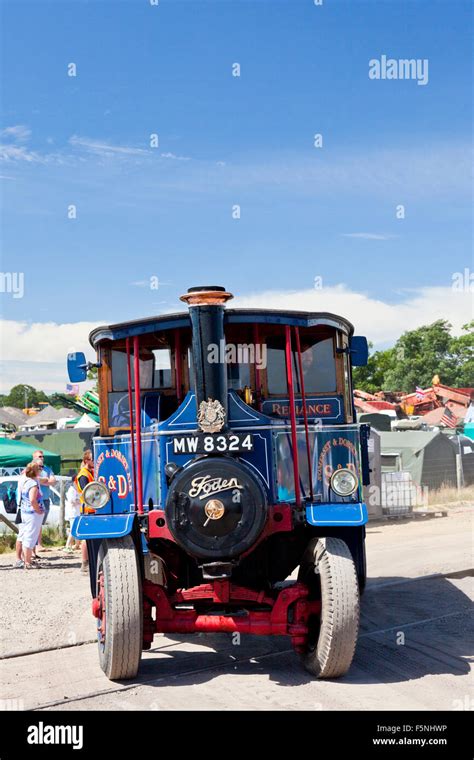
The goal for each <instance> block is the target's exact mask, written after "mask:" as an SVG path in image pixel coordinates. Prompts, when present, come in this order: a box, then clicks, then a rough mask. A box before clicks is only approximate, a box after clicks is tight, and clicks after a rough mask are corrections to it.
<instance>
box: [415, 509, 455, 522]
mask: <svg viewBox="0 0 474 760" xmlns="http://www.w3.org/2000/svg"><path fill="white" fill-rule="evenodd" d="M412 515H413V517H416V518H417V519H418V520H429V519H431V518H432V517H447V516H448V511H447V509H436V508H433V509H424V510H421V509H419V510H415V509H414V510H413V512H412Z"/></svg>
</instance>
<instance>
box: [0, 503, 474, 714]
mask: <svg viewBox="0 0 474 760" xmlns="http://www.w3.org/2000/svg"><path fill="white" fill-rule="evenodd" d="M367 545H368V562H369V582H368V586H367V590H366V593H365V595H364V597H363V601H362V621H361V623H362V624H361V634H360V638H359V643H358V647H357V651H356V656H355V659H354V663H353V666H352V668H351V670H350V672H349V674H348V675H347V676H345V677H344V678H342V679H339V680H337V681H324V682H323V681H317V680H314V679H312V678H311V676H310V675H309V674H307V673H306V672H305V671H304V670H303V669H302V667H301V665H300V663H299V660H298V657H297V656H296V655H295V654H294V653H293V651H292V650H291V648H290V646H289V643H288V640H287V639H285V638H280V637H278V638H277V637H273V638H272V637H254V636H249V637H244V636H243V637H242V638H241V641H240V644H237V645H236V644H234V643H233V642H232V637H231V636H229V635H225V634H219V635H209V634H202V635H196V636H194V637H185V636H178V635H173V636H168V637H165V636H162V635H159V636H156V637H155V641H154V648H153V650H150V651H149V652H144V653H143V659H142V667H141V670H140V673H139V676H138V678H137V679H136V680H135V681H133V682H127V683H126V684H116V683H111V682H110V681H108V680H107V679H106V678H105V676H104V675H103V673H102V671H101V670H100V668H99V665H98V659H97V652H96V644H84V645H82V646H74V647H72V648H68V649H62V650H57V651H47V652H41V653H38V654H31V655H28V656H26V657H25V656H23V657H18V658H13V659H6V660H3V661H2V662H0V684H1V686H2V689H1V691H2V697H3V699H7V700H13V702H12V703H8V704H9V705H10V704H17V705H18V707H19V708H20V709H28V708H33V709H35V708H36V709H43V710H47V709H55V710H57V709H61V710H67V709H74V710H77V709H84V710H89V709H93V710H97V709H101V710H111V709H118V710H120V709H123V710H134V709H145V710H170V709H171V710H172V709H193V710H195V709H197V710H204V709H210V710H214V709H215V710H222V709H241V710H242V709H243V710H266V709H276V710H297V709H311V710H354V709H355V710H370V709H377V710H380V709H387V710H389V709H395V710H397V709H400V710H419V709H421V710H423V709H424V710H441V709H447V710H466V709H471V710H472V709H474V699H473V698H472V678H471V675H470V661H471V660H472V652H473V640H474V637H473V631H472V587H473V584H472V575H473V571H472V570H469V568H472V564H473V563H472V510H471V509H470V508H466V507H464V508H459V509H454V510H451V511H450V512H449V515H448V516H447V517H444V518H434V519H431V520H427V521H421V520H420V521H411V522H403V523H398V522H397V523H389V524H373V525H371V526H370V527H369V529H368V542H367ZM45 556H47V555H45ZM7 561H10V562H11V558H6V557H5V555H3V556H2V557H0V570H2V571H3V574H2V576H1V577H2V595H4V594H6V598H7V605H6V609H7V610H9V611H10V612H9V614H7V616H6V625H7V628H6V632H7V635H6V636H2V654H4V655H8V654H11V653H13V652H18V651H24V650H25V649H27V648H28V649H35V648H41V647H45V646H54V645H57V644H60V643H68V642H69V643H71V642H73V641H81V640H87V639H90V638H92V637H93V636H94V620H93V618H92V616H90V613H89V609H90V597H88V596H87V579H86V578H84V577H82V576H80V575H79V574H78V560H77V559H76V558H72V559H71V558H67V560H64V559H62V558H61V555H60V554H59V553H58V552H56V553H51V555H50V558H49V561H48V567H47V568H45V569H44V570H43V569H42V570H39V571H31V572H24V571H14V570H12V569H11V568H9V567H8V566H7ZM433 574H439V575H435V577H432V576H433ZM60 576H61V577H62V584H61V592H60V593H56V594H54V593H52V592H51V587H50V586H51V584H54V585H55V586H57V584H58V578H59V577H60ZM48 586H49V590H48ZM32 592H34V593H32ZM18 597H20V599H22V600H23V605H20V607H18V605H17V606H16V609H15V608H13V607H12V605H13V601H14V599H18ZM4 601H5V600H4ZM45 609H47V610H48V615H47V616H44V611H45ZM53 613H54V614H53ZM51 620H53V621H54V622H53V624H52V625H51V624H50V622H49V621H51ZM28 625H30V628H29V629H28ZM25 630H27V631H28V630H29V631H30V633H31V634H32V635H30V636H29V637H28V638H27V639H25V636H24V631H25Z"/></svg>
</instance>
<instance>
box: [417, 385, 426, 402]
mask: <svg viewBox="0 0 474 760" xmlns="http://www.w3.org/2000/svg"><path fill="white" fill-rule="evenodd" d="M415 391H416V397H417V398H420V399H421V398H424V397H425V395H426V394H425V391H424V390H423V388H420V386H419V385H417V386H416V388H415Z"/></svg>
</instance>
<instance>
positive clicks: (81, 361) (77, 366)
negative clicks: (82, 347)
mask: <svg viewBox="0 0 474 760" xmlns="http://www.w3.org/2000/svg"><path fill="white" fill-rule="evenodd" d="M67 373H68V375H69V380H70V381H71V383H82V382H83V381H84V380H87V360H86V357H85V354H83V353H82V351H77V352H76V353H73V354H68V355H67Z"/></svg>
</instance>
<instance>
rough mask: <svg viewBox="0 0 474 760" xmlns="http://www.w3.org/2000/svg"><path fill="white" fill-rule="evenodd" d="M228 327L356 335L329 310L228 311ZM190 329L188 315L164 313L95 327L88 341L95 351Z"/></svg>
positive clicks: (343, 321) (226, 310) (345, 322)
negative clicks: (110, 343)
mask: <svg viewBox="0 0 474 760" xmlns="http://www.w3.org/2000/svg"><path fill="white" fill-rule="evenodd" d="M224 323H225V324H238V323H240V324H246V323H257V324H272V325H275V324H281V325H294V326H297V327H314V326H315V325H327V326H329V327H334V328H336V329H337V330H342V332H343V333H345V334H346V335H348V336H349V337H351V336H352V335H353V333H354V327H353V325H352V324H351V323H350V322H349V321H348V320H347V319H345V318H344V317H339V316H337V314H331V313H330V312H327V311H285V310H283V311H278V310H274V309H225V310H224ZM180 327H181V328H182V327H191V320H190V318H189V313H188V312H178V313H176V314H161V315H159V316H154V317H146V318H144V319H135V320H132V321H130V322H118V323H117V324H113V325H102V326H101V327H96V328H95V329H94V330H92V332H91V333H90V335H89V340H90V343H91V345H92V346H94V348H95V347H96V346H97V345H98V344H99V343H101V342H102V341H104V340H121V339H123V338H130V337H132V336H134V335H145V334H146V333H155V332H162V331H164V330H173V329H175V328H180Z"/></svg>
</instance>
